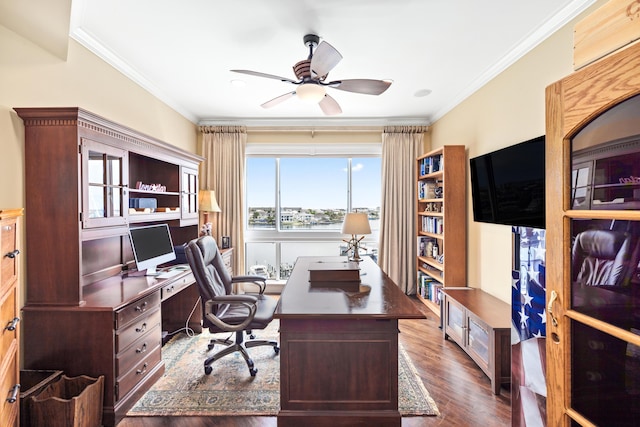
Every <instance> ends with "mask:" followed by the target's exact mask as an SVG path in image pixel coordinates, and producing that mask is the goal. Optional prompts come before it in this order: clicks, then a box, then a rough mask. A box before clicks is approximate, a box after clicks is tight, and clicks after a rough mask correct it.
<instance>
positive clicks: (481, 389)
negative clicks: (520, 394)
mask: <svg viewBox="0 0 640 427" xmlns="http://www.w3.org/2000/svg"><path fill="white" fill-rule="evenodd" d="M415 303H416V305H417V306H418V307H420V308H421V309H423V311H424V313H425V314H426V315H427V319H426V320H402V321H400V332H401V333H400V342H401V343H402V345H403V346H404V348H405V349H406V350H407V352H408V353H409V355H410V357H411V360H412V361H413V363H414V365H415V366H416V369H417V370H418V373H419V374H420V377H421V378H422V381H423V382H424V385H425V386H426V388H427V390H429V393H430V394H431V397H432V398H433V400H435V402H436V405H437V406H438V409H439V410H440V416H439V417H404V418H403V419H402V426H403V427H417V426H447V427H448V426H474V427H475V426H483V427H492V426H506V425H511V396H510V391H509V390H508V389H506V388H504V387H503V388H502V390H501V392H500V395H494V394H493V393H492V392H491V383H490V382H489V378H487V376H486V375H484V373H483V372H482V371H481V370H480V368H478V367H477V366H476V365H475V364H474V362H473V361H472V360H471V359H470V358H469V357H468V356H467V355H466V354H465V353H464V352H463V351H462V350H461V349H460V348H459V347H458V346H457V345H456V344H455V343H453V342H451V341H445V340H443V338H442V330H441V329H440V328H439V325H440V319H439V318H438V317H437V316H435V315H434V314H433V313H432V312H431V311H429V310H428V309H427V308H426V307H424V306H423V305H422V304H421V303H420V302H419V301H417V300H415ZM258 375H260V374H258ZM276 425H277V420H276V418H275V417H128V418H125V419H124V420H122V422H120V424H118V427H167V426H171V427H213V426H216V427H275V426H276Z"/></svg>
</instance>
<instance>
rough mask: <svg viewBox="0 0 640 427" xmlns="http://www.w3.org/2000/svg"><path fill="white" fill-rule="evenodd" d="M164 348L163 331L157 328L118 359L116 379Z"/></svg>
mask: <svg viewBox="0 0 640 427" xmlns="http://www.w3.org/2000/svg"><path fill="white" fill-rule="evenodd" d="M161 346H162V331H161V328H160V327H159V326H156V327H155V328H153V329H152V330H151V331H149V333H148V334H146V335H144V336H143V337H140V338H139V339H138V341H135V342H134V343H133V344H132V345H130V346H129V347H127V348H126V349H125V350H124V351H122V352H121V353H120V354H118V356H117V357H116V377H119V376H121V375H124V374H125V373H126V372H128V371H129V370H130V369H131V368H132V367H133V366H134V365H137V364H139V363H140V362H142V361H143V359H144V358H145V357H147V356H148V355H149V354H150V353H152V352H154V351H159V350H160V348H161Z"/></svg>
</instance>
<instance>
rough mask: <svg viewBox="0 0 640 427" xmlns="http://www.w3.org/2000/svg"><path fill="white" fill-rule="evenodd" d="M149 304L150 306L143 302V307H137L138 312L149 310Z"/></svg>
mask: <svg viewBox="0 0 640 427" xmlns="http://www.w3.org/2000/svg"><path fill="white" fill-rule="evenodd" d="M147 304H149V303H148V302H147V301H145V302H143V303H142V305H137V306H136V311H139V312H143V311H145V310H146V309H147Z"/></svg>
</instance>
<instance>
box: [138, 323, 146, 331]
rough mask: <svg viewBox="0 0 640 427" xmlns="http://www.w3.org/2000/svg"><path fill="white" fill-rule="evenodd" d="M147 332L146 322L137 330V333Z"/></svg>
mask: <svg viewBox="0 0 640 427" xmlns="http://www.w3.org/2000/svg"><path fill="white" fill-rule="evenodd" d="M146 330H147V322H144V323H143V324H142V326H140V327H139V328H136V332H144V331H146Z"/></svg>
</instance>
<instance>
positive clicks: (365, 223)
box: [342, 212, 371, 235]
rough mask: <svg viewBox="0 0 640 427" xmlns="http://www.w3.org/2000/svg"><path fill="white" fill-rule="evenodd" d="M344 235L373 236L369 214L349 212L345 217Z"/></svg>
mask: <svg viewBox="0 0 640 427" xmlns="http://www.w3.org/2000/svg"><path fill="white" fill-rule="evenodd" d="M342 234H354V235H355V234H371V227H370V226H369V218H368V217H367V214H366V213H364V212H349V213H348V214H347V215H346V216H345V217H344V223H343V224H342Z"/></svg>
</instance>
